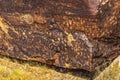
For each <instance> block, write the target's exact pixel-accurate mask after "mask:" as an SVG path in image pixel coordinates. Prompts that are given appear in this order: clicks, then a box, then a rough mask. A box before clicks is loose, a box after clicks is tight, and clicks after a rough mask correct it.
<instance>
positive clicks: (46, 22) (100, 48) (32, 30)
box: [0, 0, 120, 71]
mask: <svg viewBox="0 0 120 80" xmlns="http://www.w3.org/2000/svg"><path fill="white" fill-rule="evenodd" d="M91 3H93V5H92V4H91ZM119 3H120V1H119V0H108V2H106V1H103V2H100V1H99V0H97V2H96V0H51V1H50V0H44V1H43V0H9V1H8V0H0V54H2V55H6V56H10V57H14V58H18V59H23V60H33V61H39V62H43V63H47V64H52V65H56V66H59V67H64V68H70V69H85V70H88V71H95V67H97V66H99V65H100V64H102V63H103V62H105V61H107V60H113V59H114V58H115V57H117V56H118V55H119V54H120V53H119V50H120V21H119V18H120V17H119V13H120V5H119ZM98 6H100V7H98Z"/></svg>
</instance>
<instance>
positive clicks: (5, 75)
mask: <svg viewBox="0 0 120 80" xmlns="http://www.w3.org/2000/svg"><path fill="white" fill-rule="evenodd" d="M0 80H87V79H84V78H80V77H77V76H73V75H71V73H66V74H64V73H60V72H57V71H55V70H54V69H50V68H48V67H47V66H43V65H42V66H40V65H36V66H32V65H30V64H28V63H23V64H20V63H18V62H17V61H16V62H13V61H11V60H10V59H8V58H0Z"/></svg>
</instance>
